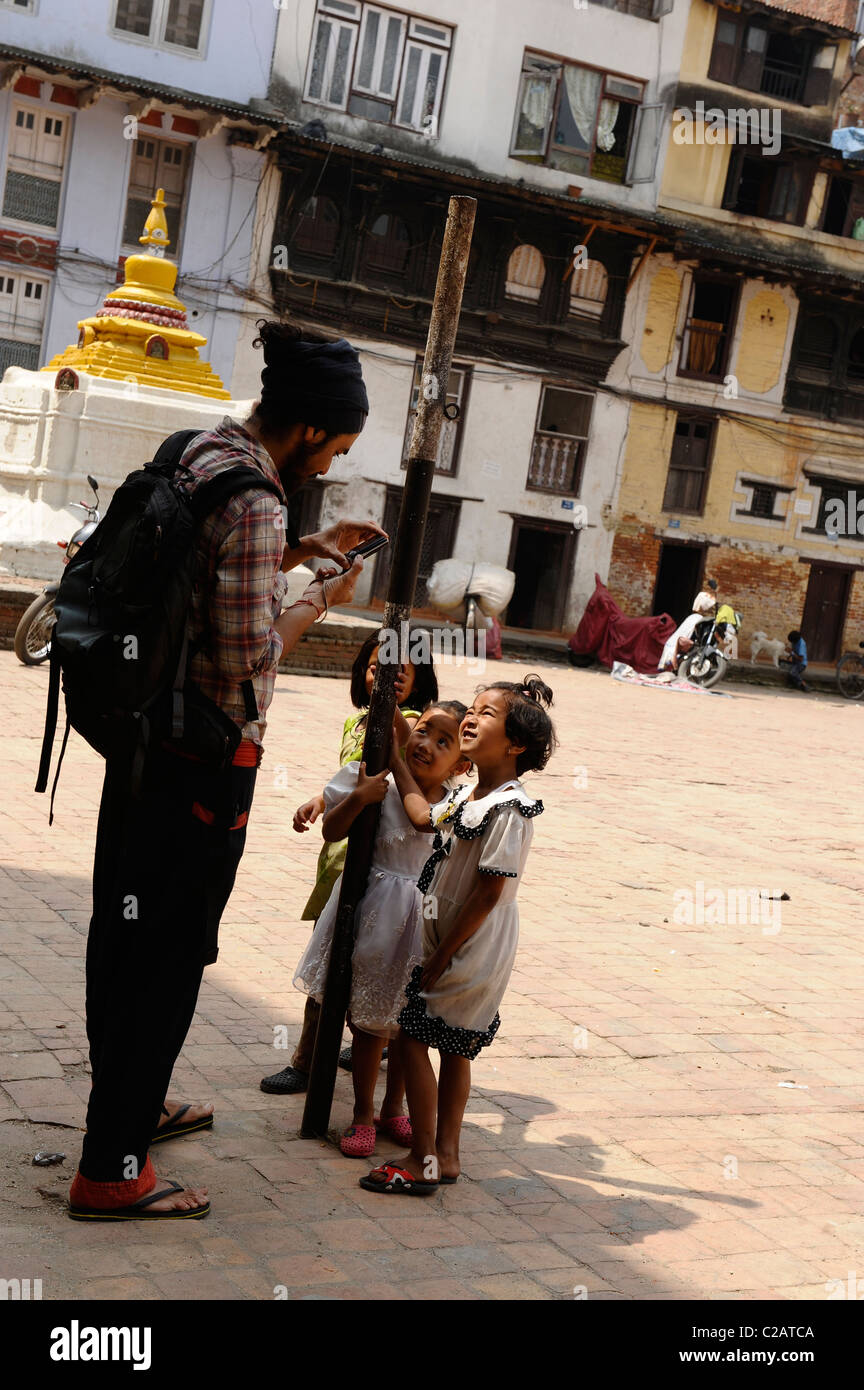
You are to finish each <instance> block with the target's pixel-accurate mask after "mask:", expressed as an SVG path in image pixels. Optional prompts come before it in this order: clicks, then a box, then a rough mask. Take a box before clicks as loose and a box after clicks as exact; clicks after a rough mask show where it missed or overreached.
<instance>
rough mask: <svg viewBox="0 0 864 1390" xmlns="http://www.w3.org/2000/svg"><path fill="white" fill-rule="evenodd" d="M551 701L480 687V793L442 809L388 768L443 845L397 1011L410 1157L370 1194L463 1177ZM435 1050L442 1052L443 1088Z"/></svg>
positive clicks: (502, 985) (506, 973)
mask: <svg viewBox="0 0 864 1390" xmlns="http://www.w3.org/2000/svg"><path fill="white" fill-rule="evenodd" d="M551 703H552V691H551V690H550V689H549V687H548V686H547V685H545V684H544V682H543V681H542V680H540V679H539V677H535V676H527V677H526V678H525V680H524V681H523V682H521V683H519V684H512V683H510V682H506V681H497V682H495V684H493V685H490V686H487V687H486V688H485V689H483V690H481V691H479V692H478V694H477V696H476V697H475V700H474V703H473V705H472V707H471V709H470V710H469V711H468V712H467V713H466V715H465V718H464V719H463V721H462V723H461V725H460V729H459V744H460V748H461V750H462V752H463V754H464V755H465V756H466V757H468V758H470V760H471V762H472V763H473V764H474V767H475V770H476V773H477V785H476V786H475V787H470V786H463V787H459V788H455V789H454V790H452V791H450V792H448V793H447V795H446V796H444V797H442V798H441V800H440V801H439V802H437V803H432V802H431V799H430V798H424V796H423V795H422V788H420V787H419V784H418V783H417V781H416V777H415V776H414V774H413V769H412V768H411V767H410V766H408V765H407V764H401V763H400V762H399V760H398V758H397V757H395V756H394V758H393V760H392V762H391V766H392V768H393V772H394V778H395V780H396V784H397V786H398V787H399V790H400V792H401V794H402V801H403V805H404V806H405V811H406V814H407V816H408V818H409V820H410V821H411V823H412V825H414V826H415V827H416V828H417V829H418V830H423V829H425V830H426V831H427V833H428V832H429V831H434V834H435V839H434V841H433V846H432V853H431V855H430V856H429V858H428V860H427V862H426V864H425V866H424V868H423V872H422V873H421V875H420V878H419V881H418V889H419V891H421V892H422V893H423V894H424V895H425V896H424V911H423V957H424V959H423V964H422V966H417V967H415V969H414V971H413V973H412V977H411V980H410V982H409V984H408V987H407V990H406V994H407V996H408V1002H407V1003H406V1004H405V1007H404V1008H403V1009H402V1011H401V1013H400V1015H399V1022H400V1024H401V1027H402V1034H401V1037H400V1046H401V1051H402V1061H403V1065H404V1069H405V1085H406V1090H407V1095H408V1112H409V1115H410V1117H411V1130H412V1139H411V1152H410V1154H409V1155H408V1157H407V1158H406V1159H405V1160H404V1162H403V1164H402V1165H401V1166H397V1165H395V1164H392V1163H384V1164H382V1165H381V1166H380V1167H379V1168H375V1169H373V1171H372V1172H371V1173H369V1174H368V1176H367V1177H365V1178H361V1179H360V1184H361V1186H362V1187H365V1188H367V1189H368V1190H369V1191H370V1192H380V1193H386V1194H388V1195H391V1194H393V1195H404V1196H424V1195H428V1194H429V1193H430V1192H432V1191H434V1189H435V1188H436V1187H437V1186H438V1184H439V1183H453V1182H455V1181H456V1180H457V1178H458V1176H459V1171H460V1163H459V1139H460V1134H461V1130H462V1118H463V1115H464V1111H465V1104H466V1102H467V1099H468V1093H469V1090H470V1086H471V1065H470V1064H471V1061H472V1059H473V1058H475V1057H476V1056H477V1055H478V1053H479V1052H480V1049H481V1048H483V1047H487V1046H488V1045H489V1043H491V1042H492V1039H493V1038H494V1037H495V1034H496V1033H497V1031H498V1027H499V1023H500V1019H499V1016H498V1006H499V1004H500V1003H501V1000H502V998H503V996H504V992H505V990H506V988H507V984H508V981H509V979H510V973H511V971H512V969H513V963H514V960H515V958H516V948H517V945H518V941H519V909H518V907H517V905H516V893H517V890H518V887H519V880H520V878H521V876H522V871H523V869H524V867H525V861H526V859H527V857H528V851H529V849H530V847H531V840H532V837H533V833H534V819H535V817H536V816H538V815H539V814H540V812H541V811H542V810H543V803H542V801H539V800H537V799H535V798H534V797H532V796H530V795H529V793H528V792H527V791H526V790H525V788H524V787H523V785H522V783H521V781H520V780H519V778H520V776H521V774H522V773H523V772H531V771H540V770H542V768H544V767H545V766H546V763H547V761H548V759H549V757H550V755H551V753H552V751H553V749H554V747H555V743H556V738H555V730H554V728H553V726H552V721H551V720H550V718H549V715H548V714H547V713H546V708H545V707H546V706H548V705H550V704H551ZM427 842H428V841H427ZM430 1047H432V1048H435V1049H436V1051H437V1052H438V1053H439V1054H440V1059H441V1060H440V1070H439V1075H438V1077H437V1080H436V1077H435V1073H434V1071H433V1068H432V1064H431V1062H430V1059H429V1051H428V1050H429V1048H430Z"/></svg>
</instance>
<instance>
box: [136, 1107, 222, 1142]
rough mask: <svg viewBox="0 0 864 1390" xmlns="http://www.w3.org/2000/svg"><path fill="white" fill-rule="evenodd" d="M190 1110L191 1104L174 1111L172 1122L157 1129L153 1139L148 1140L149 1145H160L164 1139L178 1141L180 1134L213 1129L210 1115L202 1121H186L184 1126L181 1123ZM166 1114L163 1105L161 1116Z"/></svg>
mask: <svg viewBox="0 0 864 1390" xmlns="http://www.w3.org/2000/svg"><path fill="white" fill-rule="evenodd" d="M191 1109H192V1106H191V1104H190V1105H181V1106H180V1108H179V1110H175V1111H174V1116H173V1118H172V1120H171V1123H170V1124H167V1125H163V1126H162V1128H161V1129H157V1131H156V1133H155V1134H154V1136H153V1138H152V1139H151V1140H150V1143H151V1144H161V1143H163V1142H164V1141H165V1140H166V1139H179V1137H180V1135H181V1134H194V1133H195V1132H196V1130H199V1129H212V1128H213V1116H212V1114H210V1115H205V1116H204V1118H203V1120H187V1121H186V1123H185V1124H184V1123H183V1122H182V1120H183V1116H184V1115H185V1114H186V1111H187V1110H191ZM168 1113H169V1112H168V1111H167V1110H166V1109H165V1106H164V1105H163V1106H162V1114H163V1115H167V1114H168Z"/></svg>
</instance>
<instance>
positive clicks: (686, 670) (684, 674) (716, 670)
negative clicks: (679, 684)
mask: <svg viewBox="0 0 864 1390" xmlns="http://www.w3.org/2000/svg"><path fill="white" fill-rule="evenodd" d="M728 664H729V663H728V662H727V660H726V658H725V656H721V654H720V653H719V652H709V653H705V654H703V653H702V652H700V651H699V649H698V648H697V649H696V650H695V651H692V652H688V653H687V656H686V657H685V658H684V660H683V661H682V662H681V665H680V666H679V667H678V677H679V679H680V680H687V681H692V682H693V684H694V685H701V686H702V689H703V690H710V689H711V687H712V685H717V683H718V681H722V679H723V677H724V676H725V674H726V668H727V666H728Z"/></svg>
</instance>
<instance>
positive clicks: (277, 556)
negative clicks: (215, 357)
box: [183, 415, 286, 743]
mask: <svg viewBox="0 0 864 1390" xmlns="http://www.w3.org/2000/svg"><path fill="white" fill-rule="evenodd" d="M183 464H184V466H185V467H187V468H189V469H190V470H191V472H192V473H193V474H194V475H195V476H196V478H198V479H200V480H201V481H203V480H204V479H205V478H208V477H212V476H213V475H214V474H216V473H219V472H222V471H223V470H224V469H226V468H233V467H236V465H237V464H245V465H247V466H248V465H251V466H252V467H253V468H257V469H260V471H261V472H262V473H263V474H264V475H265V476H266V477H267V478H269V479H271V480H272V481H274V482H276V483H279V474H278V473H277V471H276V468H275V466H274V464H273V460H272V459H271V457H270V455H269V454H268V452H267V450H266V449H265V448H264V446H263V444H260V443H259V442H258V440H257V439H254V438H253V436H252V435H251V434H249V433H248V432H247V431H246V430H245V429H244V428H243V426H242V425H238V424H237V423H236V422H235V421H234V420H232V419H230V417H229V416H227V415H226V416H225V419H224V420H223V421H222V423H221V425H219V426H218V427H217V428H216V429H215V430H210V431H207V432H206V433H204V434H199V435H198V436H197V438H195V439H193V441H192V443H191V444H190V446H189V448H188V449H187V450H186V452H185V454H184V455H183ZM279 486H280V488H281V483H279ZM282 500H283V502H284V495H283V498H282ZM284 546H285V530H284V526H283V523H282V512H281V510H280V502H279V499H278V498H277V497H274V495H273V493H272V492H265V491H263V490H262V491H260V492H259V491H258V490H257V489H256V488H249V489H247V490H246V491H245V492H241V493H238V495H237V496H236V497H232V498H231V501H230V502H229V503H228V505H227V506H226V507H223V508H221V509H217V511H215V512H211V514H210V515H209V516H208V517H206V518H205V520H204V522H203V524H202V526H201V532H200V543H199V551H198V565H197V571H196V578H195V589H194V593H193V598H192V608H191V615H190V620H189V640H190V642H195V641H203V644H204V645H203V647H202V650H201V651H199V652H196V653H195V655H194V656H193V657H192V658H191V660H190V662H189V675H190V677H191V678H192V680H193V681H194V682H195V683H196V685H197V686H198V687H199V689H200V690H201V691H202V692H203V693H204V694H205V695H207V696H209V698H210V699H211V700H214V701H215V702H216V704H217V705H219V706H220V708H221V709H222V710H223V711H224V713H225V714H227V715H228V716H229V717H230V718H231V719H233V720H234V722H235V723H236V724H239V725H240V727H241V728H242V730H243V737H244V738H248V739H251V740H252V741H253V742H254V743H260V742H261V740H262V735H263V733H264V729H265V727H266V723H267V720H266V713H267V710H268V708H269V705H270V701H271V700H272V698H273V688H274V686H275V684H276V667H277V665H278V662H279V658H280V656H281V654H282V638H281V637H280V636H279V634H278V633H277V632H276V631H275V630H274V628H273V621H274V619H275V618H276V617H277V616H278V614H279V612H280V610H281V607H282V599H283V596H284V594H285V587H286V582H285V578H284V575H283V574H282V572H281V567H282V552H283V549H284ZM250 678H251V680H252V686H253V689H254V691H255V699H256V700H257V702H258V713H259V715H260V718H259V720H258V721H257V723H247V722H246V712H245V705H244V702H243V692H242V691H241V689H240V683H241V681H245V680H248V679H250Z"/></svg>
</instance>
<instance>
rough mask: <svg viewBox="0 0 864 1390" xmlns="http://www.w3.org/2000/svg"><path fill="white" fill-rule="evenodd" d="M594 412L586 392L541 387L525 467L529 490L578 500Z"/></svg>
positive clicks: (565, 388)
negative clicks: (527, 464) (530, 446)
mask: <svg viewBox="0 0 864 1390" xmlns="http://www.w3.org/2000/svg"><path fill="white" fill-rule="evenodd" d="M593 408H594V397H593V396H592V395H591V393H590V392H589V391H574V390H571V389H570V388H569V387H562V386H544V387H543V389H542V391H541V393H540V409H539V411H538V413H537V424H536V427H535V430H534V443H533V446H532V449H531V462H530V464H529V466H528V481H527V484H526V486H527V487H528V488H529V489H532V490H538V491H540V492H559V493H568V494H570V495H571V496H574V497H578V495H579V487H580V484H581V481H582V470H583V465H584V461H585V450H586V448H587V444H588V435H589V432H590V429H591V414H592V410H593Z"/></svg>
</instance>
